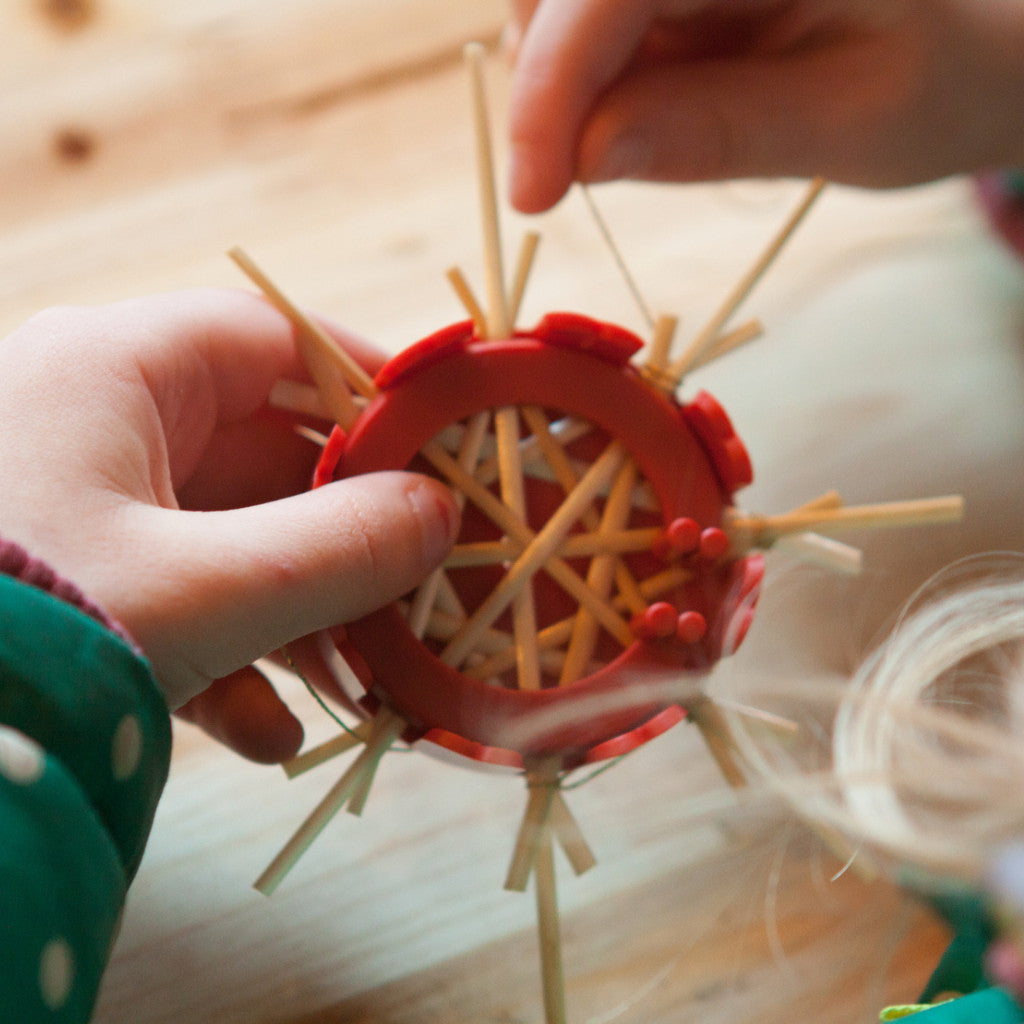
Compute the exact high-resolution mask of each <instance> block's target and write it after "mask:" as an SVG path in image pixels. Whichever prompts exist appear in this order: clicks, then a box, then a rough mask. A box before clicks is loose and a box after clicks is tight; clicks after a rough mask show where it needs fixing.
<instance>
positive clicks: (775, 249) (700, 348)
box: [669, 178, 825, 382]
mask: <svg viewBox="0 0 1024 1024" xmlns="http://www.w3.org/2000/svg"><path fill="white" fill-rule="evenodd" d="M824 187H825V182H824V181H823V180H822V179H821V178H816V179H815V180H814V181H812V182H811V184H810V185H809V186H808V187H807V189H806V191H805V192H804V195H803V197H802V198H801V200H800V202H799V203H798V204H797V206H796V209H794V210H793V212H792V213H791V214H790V215H789V217H788V218H787V220H786V222H785V223H784V224H783V225H782V227H781V228H780V229H779V231H778V232H777V233H776V234H775V237H774V238H773V239H772V240H771V242H770V243H769V245H768V246H767V248H766V249H765V250H764V251H763V252H762V253H761V255H760V256H759V257H758V258H757V260H756V261H755V262H754V264H753V266H752V267H751V268H750V269H749V270H748V271H747V272H746V273H745V274H744V275H743V277H741V278H740V280H739V281H738V282H737V283H736V285H735V286H734V287H733V289H732V290H731V291H730V292H729V294H728V295H727V296H726V298H725V300H724V301H723V302H722V304H721V305H720V306H719V307H718V309H717V310H716V311H715V312H714V314H713V315H712V317H711V319H710V320H709V321H708V322H707V324H705V326H704V327H703V328H702V329H701V330H700V332H699V333H698V334H697V336H696V337H695V338H694V339H693V341H691V342H690V344H689V345H688V346H687V348H686V350H685V351H684V352H683V353H682V355H680V357H679V358H678V359H677V360H676V361H675V362H674V363H672V364H671V366H670V367H669V373H670V374H671V376H672V377H674V378H675V380H676V381H677V382H680V381H682V379H683V377H684V376H685V375H686V374H687V373H689V372H690V370H691V369H692V368H693V366H694V364H695V362H696V361H697V360H699V359H700V358H701V357H702V356H703V355H704V354H705V350H706V349H707V347H708V346H709V345H712V344H713V343H714V341H715V339H716V338H717V337H718V335H719V334H720V333H721V331H722V328H723V327H725V325H726V323H727V322H728V320H729V318H730V317H731V316H732V315H733V313H735V312H736V310H737V309H738V308H739V306H740V305H741V304H742V303H743V301H744V300H745V299H746V298H747V296H748V295H749V294H750V293H751V292H752V291H753V289H754V286H755V285H756V284H757V283H758V281H760V280H761V278H762V277H763V276H764V274H765V272H766V271H767V270H768V268H769V267H770V266H771V265H772V263H773V262H774V261H775V259H776V257H777V256H778V255H779V253H780V252H781V250H782V247H783V246H784V245H785V244H786V242H788V241H789V239H790V237H791V236H792V234H793V232H794V231H796V229H797V227H798V226H799V225H800V222H801V221H802V220H803V219H804V217H805V216H806V215H807V213H808V211H809V210H810V209H811V207H812V206H813V205H814V202H815V200H817V198H818V196H820V195H821V192H822V189H824Z"/></svg>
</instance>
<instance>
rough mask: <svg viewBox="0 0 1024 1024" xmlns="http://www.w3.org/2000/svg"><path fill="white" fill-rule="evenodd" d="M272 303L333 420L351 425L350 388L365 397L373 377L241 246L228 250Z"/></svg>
mask: <svg viewBox="0 0 1024 1024" xmlns="http://www.w3.org/2000/svg"><path fill="white" fill-rule="evenodd" d="M228 255H229V256H230V257H231V259H232V260H234V262H235V263H236V264H237V265H238V267H239V268H240V269H241V270H242V271H243V273H245V274H246V275H247V276H248V277H249V279H250V280H251V281H252V282H253V283H254V284H255V285H256V286H257V287H258V288H259V289H260V290H261V291H262V292H263V293H264V295H266V297H267V299H268V300H269V301H270V302H271V304H272V305H273V306H274V307H275V308H276V309H277V310H278V311H279V312H280V313H282V314H283V315H284V316H285V317H287V318H288V320H289V321H291V323H292V326H293V327H294V328H295V332H296V337H297V341H298V345H299V351H300V353H301V354H302V358H303V361H304V362H305V363H306V368H307V369H308V370H309V374H310V376H311V377H312V378H313V381H314V382H315V383H316V386H317V388H318V389H319V391H320V395H321V397H322V398H323V402H324V406H325V407H326V408H327V409H328V410H329V411H330V413H331V416H332V417H333V419H334V420H335V422H337V423H339V424H340V425H341V426H342V427H344V428H346V429H347V428H348V427H350V426H351V425H352V424H353V423H354V422H355V420H356V417H357V416H358V415H359V412H358V409H357V408H356V406H355V403H354V402H353V400H352V392H353V391H354V392H355V393H356V394H358V395H362V396H363V397H364V398H372V397H373V396H374V395H375V394H376V393H377V386H376V385H375V384H374V382H373V378H372V377H371V376H370V375H369V374H368V373H367V372H366V371H365V370H364V369H363V368H362V367H361V366H360V365H359V364H358V363H357V362H356V361H355V360H354V359H353V358H352V357H351V356H350V355H349V354H348V353H347V352H346V351H345V350H344V349H343V348H342V347H341V346H340V345H338V344H337V343H336V342H335V340H334V339H333V338H332V337H331V336H330V335H329V334H328V333H327V332H326V331H325V330H324V329H323V328H322V327H321V326H320V325H319V324H318V323H316V322H315V321H313V320H311V319H310V318H309V317H308V316H306V314H305V313H304V312H303V311H302V310H301V309H299V307H298V306H296V305H295V304H294V303H293V302H292V301H291V300H290V299H289V298H288V297H287V296H286V295H285V294H284V292H282V291H281V289H280V288H278V287H277V285H276V284H274V282H273V281H271V280H270V278H269V277H267V275H266V274H265V273H264V272H263V271H262V270H261V269H260V268H259V267H258V266H257V265H256V263H255V262H254V261H253V260H252V259H251V258H250V257H249V256H248V255H247V254H246V253H245V252H243V251H242V250H241V249H239V248H237V247H236V248H234V249H231V250H230V251H229V253H228Z"/></svg>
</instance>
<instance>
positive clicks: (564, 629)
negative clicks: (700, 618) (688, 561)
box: [438, 567, 693, 678]
mask: <svg viewBox="0 0 1024 1024" xmlns="http://www.w3.org/2000/svg"><path fill="white" fill-rule="evenodd" d="M691 579H693V573H692V571H691V570H689V569H681V568H679V567H672V568H670V569H666V570H665V571H664V572H660V573H657V574H655V575H654V576H648V577H647V578H646V579H644V580H643V581H642V582H641V583H640V585H639V593H640V605H641V607H642V608H646V607H647V605H648V604H649V603H650V602H651V601H653V600H654V599H655V598H657V597H659V596H660V595H661V594H664V593H665V592H666V591H669V590H673V589H675V588H676V587H679V586H682V585H683V584H684V583H688V582H689V581H690V580H691ZM612 605H613V607H614V608H615V609H616V610H617V611H620V610H625V611H632V610H633V608H632V605H631V604H630V601H629V599H628V598H627V596H626V595H625V594H623V593H622V592H621V591H620V593H619V594H617V595H616V597H615V600H614V601H613V602H612ZM574 621H575V616H571V617H570V618H567V619H562V620H560V621H559V622H553V623H552V624H551V625H550V626H545V627H544V629H542V630H541V631H540V633H539V634H538V637H537V642H538V646H539V647H540V649H541V651H544V650H547V649H549V648H551V647H558V646H560V645H561V644H564V643H565V642H566V641H567V640H568V639H569V637H570V636H572V625H573V622H574ZM453 633H454V630H453V631H451V632H450V633H449V634H448V635H449V636H451V635H453ZM438 635H439V636H440V637H441V638H442V639H443V638H444V636H445V634H444V633H439V634H438ZM503 635H504V636H505V642H506V648H505V649H500V650H499V651H497V652H496V653H494V654H493V655H492V656H491V657H490V658H488V659H486V660H485V661H483V662H480V663H479V664H475V665H473V666H471V667H467V668H464V669H463V671H464V672H465V673H466V675H471V676H474V677H477V678H487V677H489V676H497V675H500V674H501V673H502V672H505V671H507V670H508V669H509V668H511V667H512V665H513V664H515V654H514V652H513V651H512V646H513V645H512V642H511V638H510V637H508V635H507V634H503ZM487 637H488V634H484V640H483V641H481V644H480V647H481V648H484V647H485V646H488V645H487ZM632 639H633V638H632V635H631V636H630V642H632ZM623 646H625V645H623ZM488 649H493V644H491V645H490V646H488Z"/></svg>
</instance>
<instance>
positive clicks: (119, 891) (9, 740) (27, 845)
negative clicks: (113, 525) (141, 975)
mask: <svg viewBox="0 0 1024 1024" xmlns="http://www.w3.org/2000/svg"><path fill="white" fill-rule="evenodd" d="M170 745H171V734H170V718H169V715H168V713H167V709H166V706H165V705H164V702H163V698H162V697H161V695H160V692H159V690H158V688H157V686H156V683H155V681H154V680H153V678H152V675H151V674H150V672H149V670H148V668H147V666H146V664H145V662H144V661H143V660H142V659H141V658H139V657H138V656H137V655H136V654H135V653H134V652H133V651H132V649H131V648H130V647H129V646H128V644H126V643H125V642H124V641H123V640H122V639H121V638H119V637H117V636H115V634H114V633H112V632H110V631H109V630H108V629H106V628H105V627H104V626H103V625H101V624H100V623H98V622H96V621H95V620H94V619H92V618H90V617H89V616H88V615H86V614H84V613H83V612H81V611H79V610H78V609H77V608H74V607H72V606H70V605H69V604H66V603H65V602H63V601H61V600H60V599H58V598H56V597H53V596H51V595H50V594H47V593H44V592H43V591H41V590H39V589H37V588H35V587H32V586H26V585H25V584H23V583H19V582H17V581H15V580H13V579H9V578H6V577H2V576H0V1021H2V1022H12V1024H13V1022H17V1024H36V1022H40V1024H42V1022H47V1024H48V1022H61V1024H84V1022H86V1021H88V1020H89V1017H90V1015H91V1012H92V1008H93V1004H94V1002H95V999H96V992H97V990H98V987H99V981H100V977H101V975H102V972H103V969H104V967H105V965H106V961H107V958H108V955H109V952H110V946H111V944H112V942H113V939H114V936H115V934H116V928H117V922H118V919H119V917H120V913H121V908H122V906H123V903H124V898H125V893H126V890H127V887H128V883H129V882H130V880H131V878H132V876H133V874H134V872H135V870H136V868H137V866H138V863H139V860H140V858H141V856H142V851H143V848H144V846H145V842H146V838H147V836H148V834H149V829H150V827H151V825H152V820H153V815H154V813H155V811H156V804H157V800H158V799H159V796H160V793H161V791H162V789H163V785H164V783H165V781H166V777H167V769H168V764H169V760H170Z"/></svg>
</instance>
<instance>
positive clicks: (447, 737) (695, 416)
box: [315, 313, 762, 768]
mask: <svg viewBox="0 0 1024 1024" xmlns="http://www.w3.org/2000/svg"><path fill="white" fill-rule="evenodd" d="M640 347H641V342H640V340H639V339H638V338H636V337H635V336H634V335H632V334H631V333H629V332H627V331H625V330H624V329H622V328H619V327H616V326H613V325H609V324H603V323H599V322H598V321H595V320H591V319H589V318H587V317H583V316H579V315H576V314H567V313H558V314H550V315H548V316H547V317H545V318H544V319H543V320H542V321H541V322H540V324H538V325H537V327H536V328H534V329H533V330H531V331H523V332H516V333H515V334H514V335H513V337H511V338H509V339H507V340H499V341H493V340H479V339H478V338H477V337H476V335H475V333H474V329H473V325H472V323H471V322H468V321H467V322H465V323H459V324H454V325H452V326H451V327H448V328H445V329H444V330H442V331H439V332H437V333H436V334H433V335H431V336H430V337H428V338H426V339H424V340H423V341H421V342H419V343H418V344H416V345H414V346H412V347H411V348H409V349H407V350H406V351H404V352H403V353H401V354H400V355H399V356H397V357H395V358H394V359H393V360H391V361H390V362H389V363H388V364H386V365H385V366H384V367H383V369H382V370H381V371H380V373H379V374H378V376H377V378H376V381H375V383H376V386H377V394H376V396H375V397H374V398H373V399H372V400H371V401H370V403H369V405H368V406H367V408H366V409H365V410H364V411H363V413H362V414H361V415H360V417H359V419H358V420H357V421H356V423H355V424H354V425H353V427H352V429H351V430H350V431H349V432H348V434H345V433H344V432H343V431H341V429H340V428H338V429H336V430H335V432H334V434H333V435H332V437H331V440H330V442H329V444H328V445H327V447H326V448H325V450H324V454H323V457H322V459H321V462H320V465H319V466H318V469H317V474H316V480H315V485H319V484H323V483H325V482H327V481H329V480H331V479H334V478H337V477H346V476H354V475H357V474H361V473H368V472H373V471H375V470H383V469H404V468H410V469H416V470H421V471H425V472H431V473H433V474H434V475H439V476H440V477H441V478H442V479H445V480H446V481H447V482H448V483H449V484H450V485H451V486H453V489H455V490H456V492H457V493H458V492H459V491H461V492H462V494H463V495H464V498H465V509H464V515H463V525H462V530H461V534H460V537H459V541H458V544H457V546H456V550H455V552H453V556H452V558H451V559H450V560H449V562H448V563H446V567H445V570H444V574H443V579H438V580H435V581H434V582H433V583H432V584H430V585H429V586H430V587H431V590H430V591H429V596H428V595H427V594H421V595H419V596H418V597H417V595H409V598H408V599H407V600H405V601H403V602H399V603H396V604H393V605H390V606H388V607H386V608H384V609H382V610H380V611H377V612H374V613H373V614H371V615H368V616H366V617H365V618H363V619H360V620H359V621H357V622H354V623H351V624H350V625H349V626H348V627H347V630H346V633H347V639H346V641H345V643H344V644H343V648H342V653H343V654H345V655H347V656H348V658H349V660H350V661H351V662H354V663H356V664H358V666H359V671H358V673H357V674H358V675H359V677H360V679H361V680H362V685H363V687H364V689H365V692H364V693H361V694H359V701H360V703H361V704H362V705H363V706H364V707H365V708H366V709H367V710H369V711H370V712H371V713H372V712H373V711H375V710H376V708H377V707H379V706H380V705H381V704H386V705H388V706H389V707H390V708H392V709H393V710H394V711H395V712H397V713H398V714H399V715H401V717H402V718H403V719H404V720H405V721H406V722H407V723H408V726H409V728H408V730H407V732H406V738H407V739H410V740H411V739H420V738H424V739H426V740H428V741H431V742H434V743H437V744H440V745H441V746H444V747H447V748H449V749H451V750H454V751H457V752H458V753H461V754H464V755H467V756H469V757H472V758H475V759H477V760H480V761H487V762H491V763H500V764H508V765H515V766H520V765H522V764H523V763H524V762H529V761H531V760H532V759H539V758H544V759H554V760H555V761H557V763H558V764H559V765H560V766H561V767H562V768H570V767H574V766H576V765H579V764H582V763H586V762H591V761H597V760H601V759H603V758H607V757H612V756H617V755H619V754H623V753H626V752H628V751H629V750H631V749H633V748H635V747H636V746H638V745H639V744H641V743H643V742H645V741H646V740H648V739H650V738H652V737H653V736H656V735H658V734H659V733H661V732H663V731H664V730H665V729H668V728H670V727H671V726H672V725H674V724H675V723H676V722H678V721H679V720H680V719H681V718H683V717H684V715H685V713H686V712H685V709H686V694H687V693H689V694H690V695H693V694H695V693H696V690H697V687H696V685H693V686H687V683H688V681H689V682H693V683H694V684H696V681H697V680H698V679H699V676H700V675H702V674H703V673H704V672H706V671H707V670H708V668H709V667H710V666H711V665H712V664H713V663H714V662H715V661H716V660H717V659H718V658H719V657H721V656H722V655H723V654H727V653H729V652H731V651H732V650H733V649H735V647H736V646H738V644H739V642H740V641H741V640H742V637H743V635H744V633H745V632H746V628H747V626H748V625H749V622H750V618H751V616H752V613H753V607H754V604H755V602H756V599H757V593H758V588H759V585H760V580H761V574H762V566H761V560H760V557H759V556H756V555H750V556H746V557H742V558H735V557H732V556H731V555H730V552H729V547H728V539H727V537H726V535H725V533H724V532H723V531H722V528H721V527H722V518H723V510H724V509H725V508H726V507H727V506H728V505H730V504H731V499H732V494H733V492H734V491H735V490H736V489H738V488H739V487H742V486H743V485H745V484H747V483H749V482H750V478H751V471H750V462H749V459H748V458H747V454H746V451H745V449H744V447H743V444H742V442H741V441H740V440H739V438H738V437H737V436H736V435H735V432H734V430H733V428H732V425H731V423H730V422H729V419H728V417H727V416H726V414H725V412H724V411H723V410H722V408H721V406H720V405H719V404H718V403H717V402H716V401H715V400H714V399H713V398H712V397H711V396H710V395H708V394H706V393H704V392H701V393H700V394H699V395H697V396H696V398H694V399H693V401H691V402H690V403H688V404H685V405H682V404H680V403H678V402H677V401H676V400H675V399H674V397H672V396H671V395H670V394H669V393H667V392H666V391H665V390H663V389H662V388H661V387H659V386H658V385H657V384H656V383H654V382H652V381H649V380H648V379H647V378H646V376H645V374H644V373H643V372H642V371H641V370H639V369H638V368H637V367H636V366H634V365H633V364H632V363H631V362H630V359H631V357H632V356H633V355H634V354H635V353H636V352H637V351H638V350H639V349H640ZM502 418H503V419H504V421H505V422H504V425H503V426H502V427H501V429H499V427H498V422H497V421H498V420H499V419H502ZM509 424H511V426H509ZM509 430H511V431H512V438H513V440H512V441H511V442H509V440H508V438H509V433H508V432H509ZM502 431H504V440H502V437H501V436H500V435H501V433H502ZM474 438H476V439H477V441H478V443H476V444H475V447H474V440H473V439H474ZM503 446H504V447H503ZM510 448H511V451H510ZM510 456H511V464H512V470H511V471H510V470H509V469H508V463H509V457H510ZM460 462H461V465H462V470H463V474H464V475H460V474H459V473H458V472H457V470H458V465H459V464H460ZM453 466H455V467H456V468H455V469H454V470H453V468H452V467H453ZM467 478H471V479H470V480H469V482H468V483H467ZM424 598H425V599H426V601H425V604H424ZM417 607H418V608H419V611H413V612H412V614H411V616H410V608H412V609H416V608H417ZM411 621H415V622H418V625H416V628H415V631H414V628H413V627H412V626H411V625H410V622H411ZM669 680H672V681H675V682H678V683H679V684H680V685H679V686H676V687H671V688H668V687H666V686H664V685H655V686H651V685H649V684H651V683H656V684H664V683H665V682H666V681H669Z"/></svg>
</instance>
